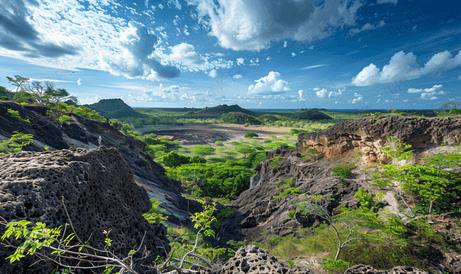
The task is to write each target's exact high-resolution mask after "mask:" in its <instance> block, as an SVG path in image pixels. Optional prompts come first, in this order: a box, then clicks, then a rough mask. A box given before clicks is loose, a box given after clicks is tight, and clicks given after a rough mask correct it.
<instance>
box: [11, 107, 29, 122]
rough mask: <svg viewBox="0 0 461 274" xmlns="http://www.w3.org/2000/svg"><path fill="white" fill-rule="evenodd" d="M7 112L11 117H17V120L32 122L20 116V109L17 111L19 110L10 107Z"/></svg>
mask: <svg viewBox="0 0 461 274" xmlns="http://www.w3.org/2000/svg"><path fill="white" fill-rule="evenodd" d="M7 112H8V114H9V115H10V116H11V118H13V119H16V120H18V121H21V122H26V123H30V121H29V119H22V118H21V116H19V111H17V110H12V109H10V108H9V109H8V110H7Z"/></svg>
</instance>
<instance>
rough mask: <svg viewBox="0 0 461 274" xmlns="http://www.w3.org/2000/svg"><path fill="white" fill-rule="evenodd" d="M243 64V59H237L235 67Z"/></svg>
mask: <svg viewBox="0 0 461 274" xmlns="http://www.w3.org/2000/svg"><path fill="white" fill-rule="evenodd" d="M244 64H245V59H243V58H237V65H238V66H240V65H244Z"/></svg>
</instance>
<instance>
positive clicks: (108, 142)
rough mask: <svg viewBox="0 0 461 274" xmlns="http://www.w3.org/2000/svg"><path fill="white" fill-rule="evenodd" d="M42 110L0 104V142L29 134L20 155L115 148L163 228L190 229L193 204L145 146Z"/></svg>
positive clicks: (103, 128) (113, 131) (74, 117)
mask: <svg viewBox="0 0 461 274" xmlns="http://www.w3.org/2000/svg"><path fill="white" fill-rule="evenodd" d="M8 109H12V110H14V111H18V113H19V116H21V117H22V118H23V119H28V120H29V121H30V123H26V122H21V121H18V120H16V119H14V118H12V117H11V115H9V114H8V112H7V111H8ZM47 110H49V108H47V107H44V106H20V105H18V104H15V103H11V102H0V139H9V138H10V137H11V135H13V134H14V131H19V132H23V133H28V134H32V135H33V136H34V143H33V144H30V145H28V146H26V147H24V148H23V151H45V149H44V147H45V146H48V147H49V150H50V151H54V150H60V149H68V148H70V147H80V148H90V149H91V148H97V147H98V146H100V145H103V146H106V147H114V148H117V149H118V151H119V152H120V153H121V155H122V156H123V158H124V159H125V161H126V162H127V163H128V165H129V166H130V168H131V169H132V170H133V172H134V174H135V181H136V183H137V184H138V185H140V186H142V187H144V189H145V190H146V191H147V192H148V195H149V197H155V198H157V199H159V200H160V201H161V202H162V203H161V204H160V207H161V208H164V209H166V212H167V214H169V218H168V220H167V224H169V225H175V226H178V225H179V226H180V225H183V226H186V227H190V228H191V227H192V223H191V222H190V219H189V216H191V215H192V214H193V213H194V212H197V211H201V206H200V204H199V203H197V202H195V201H190V200H187V199H185V198H183V197H182V196H181V194H180V191H179V190H180V188H181V185H180V182H176V181H171V180H169V179H168V178H167V177H166V176H165V169H164V168H163V167H162V166H161V165H160V164H158V163H156V162H154V161H153V158H152V157H151V156H150V155H149V154H147V153H145V152H144V147H145V146H146V144H145V143H144V142H142V141H140V140H136V139H134V138H132V137H129V136H125V135H124V134H123V133H122V132H121V131H120V130H118V129H116V128H115V127H113V126H111V125H110V124H109V123H105V122H98V121H93V120H89V119H85V118H82V117H80V116H78V115H76V114H73V113H67V115H68V116H70V119H69V124H66V123H64V124H59V123H57V122H55V121H52V120H51V119H50V118H49V117H48V116H47V115H46V112H47Z"/></svg>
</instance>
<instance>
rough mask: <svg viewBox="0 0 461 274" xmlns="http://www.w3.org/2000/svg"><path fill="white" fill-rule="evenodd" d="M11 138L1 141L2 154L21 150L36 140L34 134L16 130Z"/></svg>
mask: <svg viewBox="0 0 461 274" xmlns="http://www.w3.org/2000/svg"><path fill="white" fill-rule="evenodd" d="M14 133H15V134H13V135H12V136H11V138H10V139H9V140H3V141H0V156H4V155H8V154H11V153H16V152H19V151H21V149H22V147H25V146H27V145H28V144H30V143H33V142H34V140H33V139H34V136H33V135H32V134H26V133H22V132H17V131H15V132H14Z"/></svg>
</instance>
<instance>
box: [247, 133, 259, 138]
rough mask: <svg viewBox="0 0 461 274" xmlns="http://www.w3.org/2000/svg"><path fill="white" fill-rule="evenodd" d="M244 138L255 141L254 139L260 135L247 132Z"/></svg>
mask: <svg viewBox="0 0 461 274" xmlns="http://www.w3.org/2000/svg"><path fill="white" fill-rule="evenodd" d="M243 137H245V138H247V139H253V138H257V137H259V135H258V134H256V133H254V132H247V133H245V135H243Z"/></svg>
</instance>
